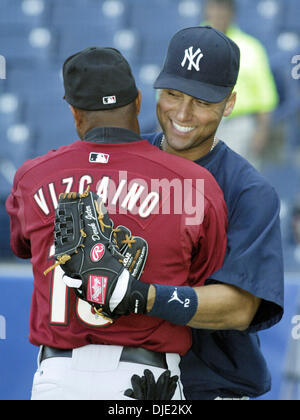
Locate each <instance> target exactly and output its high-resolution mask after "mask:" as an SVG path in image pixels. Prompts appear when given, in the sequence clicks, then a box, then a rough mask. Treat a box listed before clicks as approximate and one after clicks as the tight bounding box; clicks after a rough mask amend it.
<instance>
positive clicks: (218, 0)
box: [206, 0, 236, 11]
mask: <svg viewBox="0 0 300 420" xmlns="http://www.w3.org/2000/svg"><path fill="white" fill-rule="evenodd" d="M209 4H216V5H218V6H222V7H227V8H228V9H230V10H232V11H235V10H236V1H235V0H206V6H208V5H209Z"/></svg>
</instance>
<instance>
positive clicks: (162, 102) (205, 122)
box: [157, 89, 236, 160]
mask: <svg viewBox="0 0 300 420" xmlns="http://www.w3.org/2000/svg"><path fill="white" fill-rule="evenodd" d="M235 99H236V94H235V93H233V94H231V95H229V97H228V98H226V99H225V100H224V101H222V102H219V103H209V102H205V101H202V100H200V99H196V98H194V97H192V96H189V95H186V94H184V93H182V92H179V91H177V90H172V89H162V90H161V91H160V94H159V99H158V103H157V116H158V119H159V122H160V125H161V127H162V130H163V132H164V134H165V137H166V141H165V144H164V150H165V151H167V152H169V153H173V154H176V155H179V156H183V157H185V158H187V159H190V160H197V159H199V158H200V157H202V156H205V155H206V154H207V153H209V151H210V149H211V147H212V144H213V142H214V138H215V134H216V131H217V129H218V126H219V124H220V122H221V120H222V117H223V116H228V115H229V114H230V113H231V112H232V110H233V107H234V104H235Z"/></svg>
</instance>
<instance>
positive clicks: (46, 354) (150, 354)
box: [41, 346, 168, 369]
mask: <svg viewBox="0 0 300 420" xmlns="http://www.w3.org/2000/svg"><path fill="white" fill-rule="evenodd" d="M72 353H73V350H63V349H57V348H54V347H48V346H43V350H42V354H41V362H42V361H43V360H46V359H50V358H52V357H72ZM120 362H128V363H138V364H141V365H149V366H154V367H158V368H161V369H168V365H167V360H166V354H165V353H158V352H156V351H151V350H147V349H143V348H141V347H123V350H122V353H121V357H120Z"/></svg>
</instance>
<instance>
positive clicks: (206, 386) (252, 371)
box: [143, 27, 284, 400]
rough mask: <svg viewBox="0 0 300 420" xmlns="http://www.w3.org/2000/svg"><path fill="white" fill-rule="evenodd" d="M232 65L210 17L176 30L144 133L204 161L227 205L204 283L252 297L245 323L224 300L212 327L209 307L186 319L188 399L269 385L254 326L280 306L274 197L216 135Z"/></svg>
mask: <svg viewBox="0 0 300 420" xmlns="http://www.w3.org/2000/svg"><path fill="white" fill-rule="evenodd" d="M238 70H239V49H238V47H237V46H236V45H235V43H234V42H232V41H231V40H230V39H229V38H227V37H226V36H225V35H224V34H222V33H221V32H219V31H216V30H214V29H213V28H211V27H195V28H186V29H184V30H182V31H179V32H178V33H177V34H175V36H174V37H173V38H172V40H171V42H170V45H169V49H168V53H167V57H166V60H165V64H164V67H163V69H162V71H161V73H160V75H159V76H158V78H157V80H156V82H155V84H154V87H155V88H156V89H159V92H158V104H157V116H158V119H159V122H160V126H161V128H162V130H163V131H162V132H158V133H152V134H143V137H144V138H146V139H148V141H149V142H150V143H152V144H154V145H155V146H157V147H158V148H160V149H162V150H164V151H166V152H168V153H171V154H175V155H178V156H182V157H184V158H186V159H189V160H192V161H195V162H196V163H197V164H199V165H201V166H203V167H205V168H206V169H208V170H209V171H210V172H211V173H212V175H213V176H214V177H215V179H216V180H217V182H218V184H219V186H220V187H221V189H222V190H223V192H224V198H225V201H226V204H227V207H228V233H227V239H228V243H227V253H226V259H225V262H224V265H223V267H222V268H221V269H220V270H218V271H217V272H216V273H214V274H213V275H212V276H210V278H208V279H207V281H206V285H211V284H220V285H223V286H226V285H228V287H232V286H234V288H235V289H236V291H237V294H239V293H240V296H241V299H242V297H245V296H247V298H249V300H248V301H247V302H248V303H247V304H248V305H250V307H251V305H252V304H254V305H255V303H256V304H257V307H258V309H257V311H256V313H255V316H254V317H253V319H252V320H251V322H250V323H249V325H248V326H247V327H246V328H245V329H244V331H237V330H236V329H234V328H233V329H230V327H229V323H228V325H227V326H226V322H225V323H224V317H225V318H227V319H230V318H231V317H234V316H236V312H235V307H234V306H233V305H231V304H230V302H228V310H227V312H226V313H224V312H221V311H220V312H219V323H220V324H219V327H218V322H217V317H215V319H214V321H215V322H214V323H213V322H211V323H210V322H209V320H208V319H207V323H206V325H205V323H204V322H203V328H202V329H193V346H192V349H191V350H190V351H189V352H188V354H187V355H185V356H184V357H183V359H182V362H181V368H182V381H183V385H184V392H185V396H186V398H187V399H194V400H196V399H200V400H206V399H207V400H211V399H227V398H229V399H236V398H237V399H241V398H247V397H258V396H260V395H262V394H264V393H266V392H268V391H269V390H270V387H271V375H270V372H269V370H268V367H267V363H266V361H265V358H264V356H263V354H262V352H261V350H260V344H259V337H258V334H257V332H258V331H260V330H263V329H267V328H270V327H272V326H273V325H275V324H276V323H278V322H279V321H280V319H281V317H282V315H283V307H284V303H283V302H284V299H283V294H284V287H283V277H284V276H283V258H282V244H281V231H280V219H279V212H280V201H279V198H278V196H277V194H276V192H275V191H274V189H273V188H272V187H271V186H270V185H269V183H268V182H267V181H266V180H265V179H264V177H263V176H262V175H261V174H260V173H258V172H257V171H256V170H255V169H254V168H253V167H252V166H251V165H250V164H249V163H248V162H247V161H246V160H245V159H244V158H242V157H241V156H239V155H238V154H236V153H235V152H233V151H232V150H231V149H230V148H228V147H227V146H226V139H224V141H221V140H219V139H218V138H217V137H216V132H217V128H218V126H219V124H220V122H221V119H222V118H223V117H226V116H228V115H230V113H231V111H232V110H233V107H234V104H235V100H236V93H235V92H234V85H235V82H236V80H237V76H238ZM204 289H205V287H204ZM251 297H252V299H253V300H252V302H251ZM257 300H259V301H257ZM237 302H238V300H237ZM237 302H236V304H237ZM247 304H246V305H245V307H244V315H246V319H247V311H248V310H249V306H247ZM216 305H218V298H217V296H216V303H215V306H214V309H215V307H216ZM212 306H213V305H212ZM240 316H241V317H243V310H242V311H241V312H240Z"/></svg>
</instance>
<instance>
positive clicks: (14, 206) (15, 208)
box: [6, 173, 31, 259]
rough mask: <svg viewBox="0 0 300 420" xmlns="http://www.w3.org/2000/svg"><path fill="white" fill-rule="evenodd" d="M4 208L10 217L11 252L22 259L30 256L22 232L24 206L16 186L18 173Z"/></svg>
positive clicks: (28, 246)
mask: <svg viewBox="0 0 300 420" xmlns="http://www.w3.org/2000/svg"><path fill="white" fill-rule="evenodd" d="M6 210H7V213H8V215H9V217H10V246H11V249H12V251H13V253H14V254H15V255H16V256H17V257H19V258H23V259H27V258H31V249H30V241H29V239H28V238H26V237H25V236H24V234H23V230H24V226H25V206H24V203H23V199H22V195H21V192H20V188H19V186H18V173H17V174H16V176H15V180H14V185H13V188H12V190H11V193H10V195H9V196H8V198H7V200H6Z"/></svg>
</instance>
